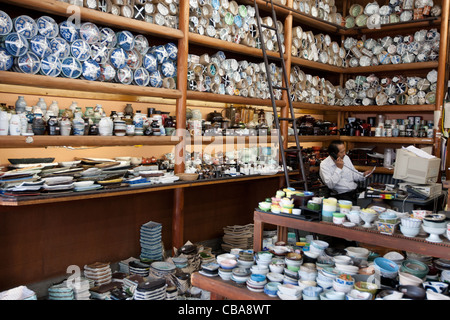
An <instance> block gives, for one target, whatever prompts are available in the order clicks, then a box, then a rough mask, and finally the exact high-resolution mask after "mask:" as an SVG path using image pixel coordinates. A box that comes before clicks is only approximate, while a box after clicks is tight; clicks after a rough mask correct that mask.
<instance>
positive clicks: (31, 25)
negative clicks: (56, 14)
mask: <svg viewBox="0 0 450 320" xmlns="http://www.w3.org/2000/svg"><path fill="white" fill-rule="evenodd" d="M13 24H14V30H16V32H17V33H18V34H20V35H22V36H24V37H25V38H26V39H27V40H29V39H31V38H33V37H34V36H35V35H36V34H37V33H38V28H37V25H36V22H35V21H34V19H33V18H31V17H29V16H27V15H21V16H18V17H17V18H14V20H13Z"/></svg>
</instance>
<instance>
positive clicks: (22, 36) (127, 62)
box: [0, 11, 178, 89]
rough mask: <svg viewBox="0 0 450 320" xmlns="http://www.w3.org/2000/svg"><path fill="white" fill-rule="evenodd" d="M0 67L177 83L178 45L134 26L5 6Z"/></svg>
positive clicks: (99, 78)
mask: <svg viewBox="0 0 450 320" xmlns="http://www.w3.org/2000/svg"><path fill="white" fill-rule="evenodd" d="M0 16H1V17H2V19H3V21H5V22H6V23H5V24H3V25H2V27H1V28H0V35H1V40H0V41H1V43H0V71H14V72H19V73H25V74H30V75H35V74H41V75H45V76H49V77H64V78H70V79H83V80H89V81H100V82H115V83H121V84H125V85H137V86H141V87H147V86H151V87H155V88H167V89H175V87H176V83H175V77H176V74H177V66H176V61H177V54H178V49H177V46H176V45H175V44H174V43H167V44H165V45H155V46H150V45H149V42H148V39H147V38H146V37H145V36H143V35H141V34H137V35H134V34H133V33H131V32H130V31H127V30H122V31H119V32H115V31H113V30H112V29H111V28H109V27H100V26H97V25H96V24H94V23H91V22H82V23H81V24H80V25H79V28H78V27H77V26H76V25H75V24H74V23H73V22H71V20H70V19H67V20H65V21H63V22H61V23H59V24H58V23H57V22H56V21H55V20H54V19H53V18H52V17H50V16H41V17H39V18H37V19H33V18H31V17H30V16H27V15H20V16H18V17H16V18H14V19H11V18H10V16H9V15H8V14H7V13H6V12H4V11H0Z"/></svg>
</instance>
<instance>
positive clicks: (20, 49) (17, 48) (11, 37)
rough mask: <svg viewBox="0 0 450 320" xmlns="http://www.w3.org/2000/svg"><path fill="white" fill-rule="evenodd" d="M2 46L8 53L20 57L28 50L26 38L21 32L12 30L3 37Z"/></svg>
mask: <svg viewBox="0 0 450 320" xmlns="http://www.w3.org/2000/svg"><path fill="white" fill-rule="evenodd" d="M4 47H5V49H6V51H8V53H9V54H10V55H12V56H14V57H20V56H23V55H24V54H25V53H27V51H28V40H27V39H26V38H25V37H24V36H22V35H21V34H19V33H17V32H12V33H10V34H8V35H7V36H6V37H5V39H4Z"/></svg>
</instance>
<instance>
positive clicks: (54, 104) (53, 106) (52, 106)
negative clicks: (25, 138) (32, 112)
mask: <svg viewBox="0 0 450 320" xmlns="http://www.w3.org/2000/svg"><path fill="white" fill-rule="evenodd" d="M50 111H51V112H52V113H53V115H55V116H57V115H58V114H59V106H58V102H57V101H55V100H53V101H52V103H51V104H50V105H49V106H48V110H47V112H50Z"/></svg>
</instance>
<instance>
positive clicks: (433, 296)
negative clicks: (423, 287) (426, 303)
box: [426, 290, 450, 300]
mask: <svg viewBox="0 0 450 320" xmlns="http://www.w3.org/2000/svg"><path fill="white" fill-rule="evenodd" d="M426 293H427V300H450V297H449V296H446V295H443V294H442V293H437V292H434V291H433V290H427V291H426Z"/></svg>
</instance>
